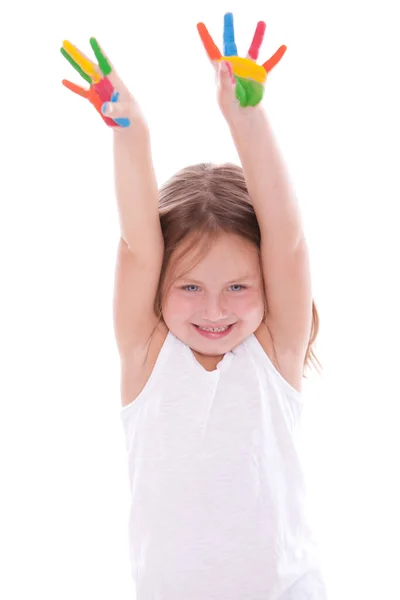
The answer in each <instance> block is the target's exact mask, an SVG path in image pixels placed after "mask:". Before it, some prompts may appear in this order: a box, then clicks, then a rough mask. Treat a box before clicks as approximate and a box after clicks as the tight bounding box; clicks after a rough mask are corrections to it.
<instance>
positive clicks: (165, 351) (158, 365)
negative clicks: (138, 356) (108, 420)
mask: <svg viewBox="0 0 400 600" xmlns="http://www.w3.org/2000/svg"><path fill="white" fill-rule="evenodd" d="M173 343H174V339H173V335H172V333H171V332H170V331H168V334H167V336H166V338H165V340H164V343H163V345H162V346H161V349H160V352H159V353H158V356H157V360H156V362H155V364H154V367H153V370H152V372H151V373H150V377H149V378H148V380H147V382H146V384H145V386H144V388H143V389H142V391H141V392H140V394H139V395H138V396H136V398H135V399H134V400H133V401H132V402H130V403H129V404H127V405H126V406H123V407H122V408H121V410H120V415H121V418H122V419H124V418H125V417H126V416H127V415H128V414H130V413H131V411H132V412H133V411H134V410H135V409H136V408H137V407H138V406H139V404H141V400H142V399H143V398H144V396H146V395H147V394H148V393H149V390H150V389H151V387H152V386H153V384H154V382H155V380H156V377H157V376H158V374H159V372H160V371H161V369H162V367H163V366H164V365H165V363H166V361H167V359H168V356H169V354H170V351H171V348H172V345H173Z"/></svg>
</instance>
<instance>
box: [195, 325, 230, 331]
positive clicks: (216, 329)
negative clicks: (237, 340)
mask: <svg viewBox="0 0 400 600" xmlns="http://www.w3.org/2000/svg"><path fill="white" fill-rule="evenodd" d="M198 327H199V329H202V330H203V331H212V332H213V333H219V332H221V331H225V330H226V329H228V327H229V325H227V326H226V327H200V325H199V326H198Z"/></svg>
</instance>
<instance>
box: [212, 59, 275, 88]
mask: <svg viewBox="0 0 400 600" xmlns="http://www.w3.org/2000/svg"><path fill="white" fill-rule="evenodd" d="M219 60H220V61H221V60H225V61H227V62H229V63H230V64H231V65H232V69H233V72H234V74H235V75H237V76H238V77H247V78H248V79H253V80H254V81H257V82H258V83H264V82H265V81H266V79H267V72H266V70H265V69H264V67H263V66H261V65H257V63H255V62H254V61H252V60H251V59H250V58H242V57H240V56H221V58H220V59H219Z"/></svg>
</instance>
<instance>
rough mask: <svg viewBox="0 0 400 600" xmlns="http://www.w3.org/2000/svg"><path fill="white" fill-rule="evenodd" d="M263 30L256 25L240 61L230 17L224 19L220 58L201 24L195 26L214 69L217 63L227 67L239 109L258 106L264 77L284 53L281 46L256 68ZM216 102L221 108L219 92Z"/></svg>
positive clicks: (261, 24) (217, 49)
mask: <svg viewBox="0 0 400 600" xmlns="http://www.w3.org/2000/svg"><path fill="white" fill-rule="evenodd" d="M265 29H266V25H265V23H264V22H263V21H260V22H259V23H258V24H257V28H256V31H255V34H254V37H253V41H252V43H251V46H250V49H249V51H248V53H247V57H246V58H242V57H240V56H238V53H237V48H236V43H235V32H234V26H233V15H232V13H227V14H226V15H225V17H224V33H223V44H224V55H222V54H221V52H220V50H219V48H218V46H217V45H216V44H215V43H214V41H213V39H212V37H211V35H210V33H209V32H208V30H207V27H206V26H205V25H204V23H198V25H197V30H198V32H199V35H200V38H201V41H202V42H203V45H204V47H205V50H206V52H207V55H208V57H209V59H210V60H211V62H212V64H213V65H214V67H215V68H218V63H219V62H221V61H227V62H229V64H230V65H231V67H232V71H233V76H234V78H235V83H236V98H237V99H238V101H239V104H240V106H242V107H247V106H256V105H257V104H259V103H260V102H261V100H262V98H263V95H264V85H265V81H266V79H267V75H268V73H269V72H270V71H271V70H272V69H273V68H274V67H275V66H276V65H277V64H278V62H279V61H280V60H281V58H282V56H283V55H284V53H285V52H286V49H287V48H286V46H281V47H280V48H279V49H278V50H277V51H276V52H275V54H274V55H273V56H272V57H271V58H270V59H268V60H267V61H266V62H265V63H264V64H262V65H258V64H257V63H256V61H257V58H258V54H259V51H260V47H261V45H262V42H263V39H264V34H265ZM218 102H219V104H220V106H221V108H224V106H223V104H224V97H223V94H221V91H220V93H219V96H218Z"/></svg>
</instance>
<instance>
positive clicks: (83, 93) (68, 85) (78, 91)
mask: <svg viewBox="0 0 400 600" xmlns="http://www.w3.org/2000/svg"><path fill="white" fill-rule="evenodd" d="M62 84H63V85H64V86H65V87H66V88H68V89H69V90H71V92H74V94H78V96H82V97H83V98H89V90H85V89H84V88H82V87H80V86H79V85H76V84H75V83H72V81H68V79H63V80H62Z"/></svg>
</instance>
